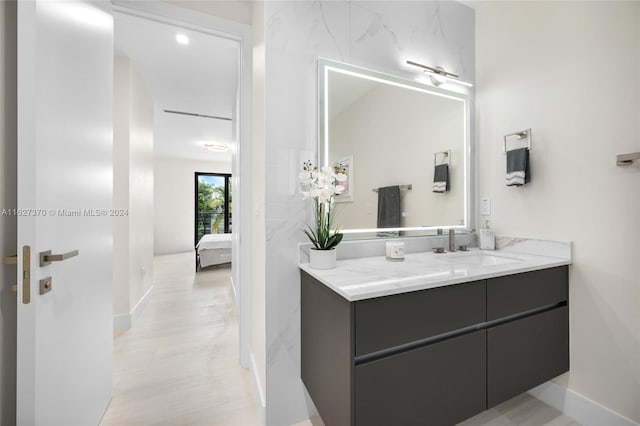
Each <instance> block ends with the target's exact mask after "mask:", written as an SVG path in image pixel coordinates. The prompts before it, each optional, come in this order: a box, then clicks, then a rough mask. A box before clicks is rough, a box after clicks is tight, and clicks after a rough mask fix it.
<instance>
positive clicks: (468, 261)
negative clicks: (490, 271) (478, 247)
mask: <svg viewBox="0 0 640 426" xmlns="http://www.w3.org/2000/svg"><path fill="white" fill-rule="evenodd" d="M440 260H442V261H444V262H447V263H457V264H463V265H478V266H495V265H506V264H509V263H515V262H519V261H520V260H519V259H515V258H512V257H503V256H496V255H494V254H489V253H478V252H473V253H456V254H453V253H452V254H450V255H448V256H447V255H445V256H442V257H441V258H440Z"/></svg>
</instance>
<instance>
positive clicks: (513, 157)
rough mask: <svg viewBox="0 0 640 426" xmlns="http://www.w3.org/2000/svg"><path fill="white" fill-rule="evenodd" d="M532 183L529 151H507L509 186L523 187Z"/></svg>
mask: <svg viewBox="0 0 640 426" xmlns="http://www.w3.org/2000/svg"><path fill="white" fill-rule="evenodd" d="M530 181H531V173H530V172H529V149H528V148H519V149H513V150H511V151H507V186H522V185H524V184H525V183H529V182H530Z"/></svg>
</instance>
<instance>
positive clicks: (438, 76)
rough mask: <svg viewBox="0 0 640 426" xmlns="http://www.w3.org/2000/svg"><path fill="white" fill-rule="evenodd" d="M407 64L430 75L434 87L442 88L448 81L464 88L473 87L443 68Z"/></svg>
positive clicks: (409, 62) (412, 63) (413, 63)
mask: <svg viewBox="0 0 640 426" xmlns="http://www.w3.org/2000/svg"><path fill="white" fill-rule="evenodd" d="M407 64H409V65H413V66H414V67H418V68H421V69H422V71H423V72H424V73H425V74H428V75H429V78H430V79H431V82H432V83H433V84H434V86H440V85H441V84H443V83H446V82H447V81H452V82H454V83H460V84H462V85H463V86H467V87H473V84H471V83H468V82H466V81H462V80H459V78H460V76H459V75H458V74H454V73H452V72H449V71H445V69H444V68H442V67H429V66H427V65H423V64H419V63H417V62H413V61H407Z"/></svg>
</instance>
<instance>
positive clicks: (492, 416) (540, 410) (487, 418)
mask: <svg viewBox="0 0 640 426" xmlns="http://www.w3.org/2000/svg"><path fill="white" fill-rule="evenodd" d="M425 424H427V423H425ZM295 426H325V424H324V422H323V421H322V419H321V418H320V417H318V416H315V417H313V418H311V419H309V420H306V421H304V422H301V423H298V424H296V425H295ZM458 426H580V423H578V422H576V421H575V420H573V419H572V418H570V417H567V416H565V415H564V414H562V413H561V412H560V411H558V410H556V409H555V408H553V407H550V406H549V405H547V404H545V403H543V402H542V401H540V400H538V399H536V398H534V397H532V396H531V395H529V394H522V395H520V396H517V397H515V398H513V399H510V400H509V401H506V402H503V403H502V404H500V405H498V406H496V407H494V408H492V409H490V410H487V411H483V412H482V413H480V414H478V415H477V416H475V417H472V418H470V419H468V420H465V421H464V422H462V423H459V424H458Z"/></svg>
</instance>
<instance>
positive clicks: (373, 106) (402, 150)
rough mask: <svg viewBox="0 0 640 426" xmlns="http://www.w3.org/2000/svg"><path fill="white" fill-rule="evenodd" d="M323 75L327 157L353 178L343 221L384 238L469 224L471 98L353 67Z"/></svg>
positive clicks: (343, 202) (324, 69) (335, 67)
mask: <svg viewBox="0 0 640 426" xmlns="http://www.w3.org/2000/svg"><path fill="white" fill-rule="evenodd" d="M320 78H321V82H320V83H321V84H320V88H321V90H320V101H321V108H320V111H321V121H320V123H321V138H320V140H321V147H320V152H321V161H322V162H323V163H324V164H328V165H334V166H339V167H341V168H344V169H345V171H346V173H347V174H348V176H349V180H348V182H347V184H346V185H345V186H346V190H345V192H344V194H342V195H340V196H338V197H336V202H338V203H339V205H338V209H337V216H336V223H337V224H340V225H341V226H342V227H343V228H344V229H345V230H346V231H348V232H353V231H358V230H359V231H369V232H376V233H377V235H378V236H393V235H400V234H399V231H411V230H413V231H416V230H428V229H434V228H443V227H459V228H464V227H468V226H469V223H468V217H469V212H468V210H467V209H468V204H469V203H468V196H469V194H468V187H469V184H468V176H469V171H468V170H469V161H468V151H469V149H468V146H469V145H468V124H467V121H468V114H467V111H468V110H467V108H468V105H467V98H466V96H465V95H461V94H455V93H448V92H446V91H444V90H441V89H437V88H433V87H430V86H427V85H422V84H420V83H417V82H413V81H405V80H401V79H398V78H394V77H391V76H386V75H383V74H379V73H375V72H373V71H368V70H362V69H360V68H355V67H351V66H348V65H345V64H336V63H323V64H321V67H320ZM402 235H407V234H406V232H403V234H402Z"/></svg>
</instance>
